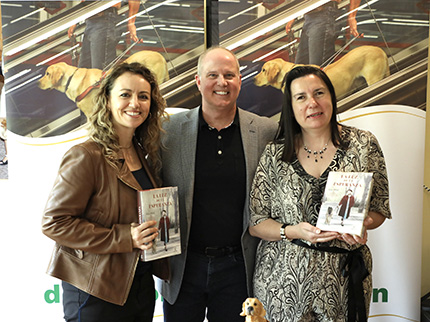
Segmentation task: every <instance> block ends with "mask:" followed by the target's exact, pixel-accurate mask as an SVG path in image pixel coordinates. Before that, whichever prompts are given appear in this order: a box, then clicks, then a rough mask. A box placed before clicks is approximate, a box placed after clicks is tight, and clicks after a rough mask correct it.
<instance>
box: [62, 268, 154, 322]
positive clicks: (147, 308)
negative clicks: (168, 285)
mask: <svg viewBox="0 0 430 322" xmlns="http://www.w3.org/2000/svg"><path fill="white" fill-rule="evenodd" d="M62 287H63V310H64V319H65V320H66V321H67V322H118V321H121V322H151V321H152V318H153V316H154V307H155V288H154V279H153V278H152V274H151V271H147V272H145V273H143V274H141V275H136V276H135V277H134V280H133V284H132V286H131V290H130V294H129V295H128V298H127V301H126V303H125V304H124V306H121V305H116V304H112V303H109V302H106V301H104V300H101V299H99V298H97V297H95V296H92V295H90V294H88V293H86V292H84V291H81V290H80V289H78V288H76V287H74V286H73V285H70V284H69V283H66V282H64V281H63V282H62Z"/></svg>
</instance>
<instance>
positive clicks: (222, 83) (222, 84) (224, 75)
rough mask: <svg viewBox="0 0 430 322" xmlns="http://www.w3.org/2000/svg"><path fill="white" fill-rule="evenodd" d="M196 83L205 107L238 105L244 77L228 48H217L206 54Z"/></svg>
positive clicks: (233, 106) (214, 107) (216, 107)
mask: <svg viewBox="0 0 430 322" xmlns="http://www.w3.org/2000/svg"><path fill="white" fill-rule="evenodd" d="M196 83H197V87H198V88H199V91H200V93H201V94H202V107H203V109H206V108H210V109H218V108H228V109H230V108H232V109H233V108H235V107H236V100H237V97H238V96H239V91H240V86H241V84H242V79H241V75H240V73H239V69H238V66H237V61H236V59H235V58H234V56H233V55H232V54H231V53H230V52H228V51H227V50H224V49H221V48H217V49H214V50H211V51H210V52H208V53H207V54H206V56H205V57H204V59H203V61H202V64H201V71H200V73H199V75H197V76H196Z"/></svg>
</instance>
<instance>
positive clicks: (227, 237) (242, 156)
mask: <svg viewBox="0 0 430 322" xmlns="http://www.w3.org/2000/svg"><path fill="white" fill-rule="evenodd" d="M196 83H197V86H198V88H199V91H200V92H201V94H202V105H201V107H197V108H194V109H192V110H190V111H187V112H182V113H179V114H175V115H173V116H171V118H170V121H168V122H166V123H165V130H166V135H165V137H164V140H163V141H164V145H165V149H163V150H162V152H161V154H162V162H163V169H162V178H163V185H165V186H178V191H179V207H180V225H181V247H182V254H181V255H178V256H173V257H171V258H170V264H171V265H170V266H171V273H172V274H171V280H170V282H163V284H162V292H161V293H162V295H163V297H164V303H163V306H164V317H165V318H164V320H165V321H166V322H182V321H184V322H202V321H203V320H204V319H205V315H206V317H207V319H208V320H209V321H210V322H225V321H229V322H234V321H243V317H241V316H240V315H239V314H240V312H241V305H242V302H243V301H244V300H245V299H246V298H247V297H248V296H250V295H251V292H252V285H251V281H252V274H253V270H254V258H255V249H256V246H257V243H258V239H255V238H254V237H251V236H250V235H249V232H248V220H249V210H248V206H249V189H250V186H251V182H252V180H253V177H254V173H255V169H256V167H257V164H258V161H259V159H260V156H261V153H262V152H263V149H264V147H265V146H266V143H267V142H268V141H270V140H272V139H273V138H274V135H275V132H276V129H277V124H276V122H274V121H272V120H270V119H268V118H264V117H259V116H257V115H255V114H252V113H250V112H247V111H244V110H242V109H240V108H238V107H237V106H236V100H237V97H238V96H239V91H240V86H241V75H240V72H239V62H238V60H237V58H236V57H235V55H234V54H233V53H232V52H231V51H229V50H227V49H225V48H221V47H213V48H210V49H208V50H207V51H206V52H205V53H203V54H202V56H201V57H200V58H199V62H198V71H197V75H196Z"/></svg>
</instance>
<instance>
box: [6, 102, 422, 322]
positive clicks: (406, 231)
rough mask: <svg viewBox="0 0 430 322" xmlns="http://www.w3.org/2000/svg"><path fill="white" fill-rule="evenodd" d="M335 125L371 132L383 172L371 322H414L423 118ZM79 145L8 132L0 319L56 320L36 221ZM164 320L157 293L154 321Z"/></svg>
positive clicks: (82, 135)
mask: <svg viewBox="0 0 430 322" xmlns="http://www.w3.org/2000/svg"><path fill="white" fill-rule="evenodd" d="M339 120H340V122H342V123H343V124H347V125H352V126H356V127H359V128H362V129H367V130H370V131H371V132H372V133H374V134H375V135H376V137H377V139H378V141H379V143H380V145H381V147H382V150H383V152H384V155H385V159H386V163H387V169H388V177H389V184H390V206H391V211H392V215H393V219H391V220H386V221H385V223H384V224H383V225H382V226H381V227H379V228H378V229H376V230H374V231H371V232H370V233H369V246H370V248H371V250H372V254H373V261H374V263H373V264H374V265H373V294H372V295H373V296H372V303H371V311H370V321H375V322H391V321H393V322H397V321H416V322H418V321H419V316H420V314H419V309H420V308H419V306H420V276H421V272H420V268H421V223H422V180H423V179H422V178H423V167H424V165H423V160H424V155H423V154H424V126H425V113H424V112H423V111H421V110H418V109H416V108H411V107H405V106H378V107H369V108H363V109H359V110H356V111H351V112H346V113H342V114H341V115H340V116H339ZM85 139H86V130H85V128H84V127H82V128H80V129H78V130H76V131H74V132H70V133H67V134H64V135H60V136H56V137H50V138H27V137H21V136H18V135H16V134H13V133H11V132H10V133H8V144H9V146H8V148H9V180H0V195H1V197H0V212H1V214H2V225H1V226H0V227H1V228H0V229H1V234H0V242H1V245H2V250H3V251H2V255H3V256H2V274H1V275H0V276H1V277H0V278H1V280H0V283H1V285H2V292H1V295H0V296H1V303H3V304H4V305H3V312H2V320H5V321H44V322H58V321H61V320H62V317H63V312H62V290H61V281H60V280H58V279H55V278H52V277H50V276H48V275H47V274H46V273H45V272H46V268H47V266H48V262H49V259H50V256H51V251H52V247H53V245H54V243H53V241H52V240H50V239H49V238H47V237H45V236H44V235H43V234H42V232H41V218H42V213H43V210H44V206H45V202H46V200H47V196H48V194H49V192H50V190H51V187H52V184H53V182H54V180H55V177H56V174H57V170H58V167H59V164H60V161H61V158H62V156H63V154H64V153H65V152H66V151H67V150H68V149H69V148H70V147H71V146H72V145H75V144H77V143H79V142H82V141H84V140H85ZM238 312H240V308H238ZM162 320H163V317H162V300H161V297H160V296H159V294H158V293H157V304H156V311H155V318H154V321H156V322H157V321H162Z"/></svg>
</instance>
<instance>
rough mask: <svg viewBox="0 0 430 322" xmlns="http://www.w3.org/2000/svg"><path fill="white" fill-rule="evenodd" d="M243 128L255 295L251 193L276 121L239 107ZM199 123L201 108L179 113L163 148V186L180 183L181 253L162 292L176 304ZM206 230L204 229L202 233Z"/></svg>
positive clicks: (249, 264)
mask: <svg viewBox="0 0 430 322" xmlns="http://www.w3.org/2000/svg"><path fill="white" fill-rule="evenodd" d="M238 111H239V122H240V131H241V136H242V143H243V147H244V153H245V159H246V174H247V176H246V178H247V180H246V200H245V206H244V209H243V234H242V249H243V254H244V258H245V266H246V273H247V286H248V293H249V294H250V296H251V295H252V276H253V273H254V261H255V251H256V248H257V244H258V241H259V239H257V238H254V237H252V236H251V235H250V234H249V232H248V222H249V192H250V187H251V183H252V180H253V178H254V174H255V169H256V167H257V164H258V162H259V160H260V156H261V154H262V152H263V150H264V147H265V146H266V144H267V143H268V142H269V141H271V140H273V139H274V137H275V133H276V130H277V127H278V126H277V123H276V122H274V121H273V120H270V119H268V118H267V117H260V116H258V115H255V114H253V113H250V112H247V111H244V110H242V109H238ZM198 123H199V107H197V108H194V109H192V110H190V111H186V112H182V113H178V114H175V115H172V116H171V117H170V121H168V122H165V124H164V129H165V130H166V132H167V133H166V135H165V136H164V138H163V144H164V146H165V148H163V149H162V151H161V159H162V162H163V169H162V179H163V186H178V192H179V209H180V227H181V248H182V254H181V255H177V256H173V257H170V266H171V278H170V281H169V282H162V289H161V294H162V296H163V297H164V299H165V300H167V302H169V303H170V304H173V303H174V302H175V301H176V299H177V297H178V294H179V290H180V288H181V284H182V278H183V275H184V269H185V261H186V258H187V247H188V238H189V232H190V227H191V215H192V207H193V192H194V172H195V159H196V146H197V131H198ZM202 233H203V232H202Z"/></svg>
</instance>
